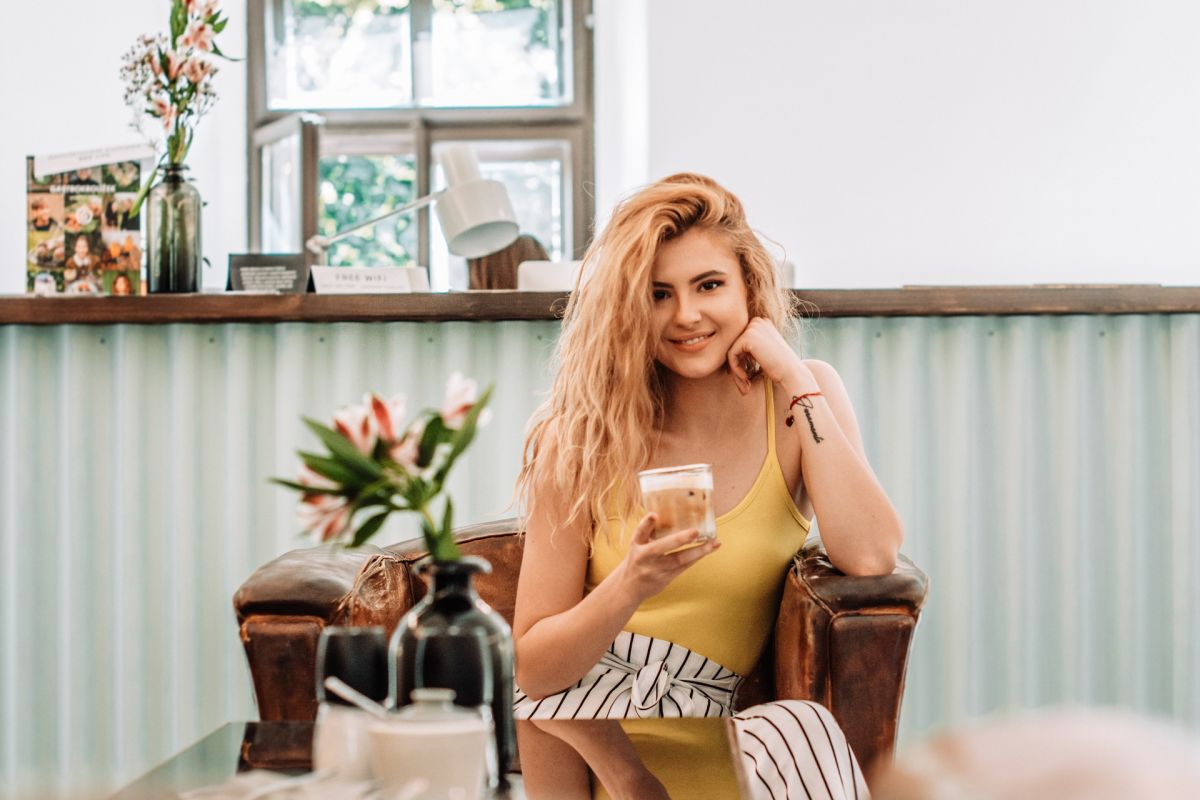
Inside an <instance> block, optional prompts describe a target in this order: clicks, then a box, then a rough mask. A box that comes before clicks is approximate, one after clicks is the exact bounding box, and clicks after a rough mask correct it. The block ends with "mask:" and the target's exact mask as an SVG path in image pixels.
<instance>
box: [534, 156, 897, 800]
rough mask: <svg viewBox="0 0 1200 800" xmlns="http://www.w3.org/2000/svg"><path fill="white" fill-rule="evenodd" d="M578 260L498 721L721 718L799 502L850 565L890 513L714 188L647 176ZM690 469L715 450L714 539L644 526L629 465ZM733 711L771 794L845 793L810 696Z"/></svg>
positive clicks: (880, 555)
mask: <svg viewBox="0 0 1200 800" xmlns="http://www.w3.org/2000/svg"><path fill="white" fill-rule="evenodd" d="M583 273H584V275H585V276H586V277H585V278H584V279H583V280H582V281H581V284H580V285H579V286H578V287H577V288H576V291H575V292H574V293H573V295H572V297H571V299H570V301H569V303H568V305H567V310H566V315H565V318H564V321H563V330H562V335H561V336H560V339H559V343H558V350H557V361H558V373H557V376H556V379H555V382H554V385H553V389H552V391H551V394H550V397H549V399H548V400H547V401H546V402H545V403H544V404H543V405H542V407H541V408H540V409H539V410H538V412H537V413H536V414H535V416H534V420H533V423H532V425H531V428H530V431H529V433H528V437H527V440H526V446H525V458H524V463H523V465H522V470H521V474H520V478H519V480H518V491H519V492H520V494H521V496H522V497H523V499H524V501H525V506H526V510H527V513H528V527H527V533H526V540H525V551H524V560H523V562H522V566H521V577H520V583H519V585H518V589H517V607H516V615H515V621H514V630H513V633H514V636H515V638H516V647H517V684H518V688H519V691H518V694H517V703H516V714H517V716H518V717H527V718H534V719H545V718H559V717H572V716H573V717H633V716H638V717H645V716H715V715H729V714H732V713H733V712H732V709H731V707H730V703H731V701H732V696H733V692H734V690H735V689H736V687H737V684H738V682H739V680H740V676H741V675H744V674H745V673H746V672H748V671H749V670H750V669H751V668H752V667H753V666H754V664H755V663H756V662H757V661H758V659H759V657H760V655H761V653H762V650H763V647H764V645H765V643H766V641H767V639H768V636H769V634H770V630H771V626H772V624H773V621H774V619H775V615H776V612H777V609H778V603H779V599H780V594H781V591H782V586H783V582H784V579H785V577H786V574H787V570H788V568H789V566H790V564H791V559H792V556H793V555H794V554H795V553H796V551H797V550H799V548H800V546H801V545H802V544H803V542H804V540H805V537H806V536H807V535H808V531H809V526H810V520H811V519H812V517H813V516H814V514H815V515H816V516H817V517H818V518H819V519H820V521H821V536H822V539H823V540H824V542H825V546H826V548H827V550H828V552H829V557H830V559H831V560H832V561H833V563H834V565H836V566H837V567H838V568H839V569H841V570H842V571H843V572H845V573H847V574H850V575H875V574H884V573H888V572H890V571H891V570H892V569H893V567H894V566H895V559H896V553H897V551H898V549H899V547H900V543H901V539H902V538H903V531H902V526H901V523H900V520H899V518H898V517H897V515H896V512H895V510H894V509H893V507H892V505H891V503H890V502H889V500H888V498H887V496H886V494H885V493H884V491H883V489H882V488H881V487H880V485H879V483H878V481H877V480H876V478H875V475H874V473H873V472H872V470H871V467H870V465H869V464H868V463H867V459H866V456H865V454H864V451H863V445H862V440H861V436H860V435H859V430H858V425H857V422H856V421H855V417H854V410H853V409H852V408H851V405H850V401H849V398H848V396H847V393H846V390H845V388H844V386H843V385H842V382H841V380H840V379H839V377H838V374H837V372H836V371H835V370H834V369H833V367H831V366H830V365H828V364H825V363H823V362H820V361H813V360H805V359H802V358H800V357H799V356H798V355H797V354H796V353H795V351H793V350H792V348H791V347H790V346H789V345H788V343H787V340H786V338H785V336H784V334H785V333H790V332H791V331H792V325H793V321H792V316H793V314H792V311H793V309H792V301H791V299H790V298H791V296H790V293H789V292H787V291H786V290H785V289H783V288H782V287H781V286H779V283H778V278H777V275H776V267H775V263H774V261H773V259H772V258H771V257H770V255H769V254H768V253H767V252H766V250H765V249H764V248H763V246H762V244H761V243H760V242H759V240H758V239H757V237H756V236H755V234H754V232H753V231H752V230H751V229H750V228H749V226H748V225H747V223H746V219H745V215H744V212H743V210H742V206H741V203H740V202H739V201H738V200H737V198H735V197H734V196H733V195H732V194H730V193H729V192H728V191H726V190H725V189H723V188H722V187H721V186H719V185H718V184H717V183H715V182H714V181H712V180H710V179H708V178H705V177H703V176H699V175H693V174H680V175H674V176H671V177H669V178H666V179H664V180H662V181H659V182H658V183H655V184H653V185H651V186H649V187H647V188H645V189H644V190H642V191H641V192H639V193H637V194H636V195H634V196H633V197H631V198H630V199H629V200H627V201H626V202H625V203H623V204H622V205H621V206H620V207H619V208H618V209H617V210H616V212H615V213H614V215H613V218H612V221H611V222H610V223H609V225H608V227H607V228H606V230H605V231H604V232H603V234H602V235H601V236H600V237H599V238H598V239H597V240H596V241H595V243H594V244H593V245H592V247H591V248H590V249H589V251H588V253H587V255H586V256H585V258H584V269H583ZM693 463H708V464H711V465H712V472H713V477H714V485H713V504H714V511H715V513H716V515H717V538H716V540H714V541H710V542H702V543H697V538H698V533H697V531H695V530H687V531H682V532H677V533H671V534H667V535H656V525H655V523H656V519H655V517H654V515H652V514H643V513H641V510H640V508H639V497H638V494H637V482H636V473H637V472H638V471H639V470H642V469H650V468H655V467H664V466H673V465H681V464H693ZM685 545H692V546H690V547H688V548H687V549H680V548H681V547H683V546H685ZM738 725H739V729H740V731H741V733H742V742H743V745H744V749H745V750H747V752H748V753H749V754H750V757H752V758H753V759H754V760H755V771H756V772H757V773H758V776H759V778H760V779H761V780H762V782H763V784H764V785H765V786H767V788H768V789H769V792H770V793H771V794H773V795H774V796H781V793H782V794H785V795H787V796H803V795H802V794H801V787H803V791H804V792H805V793H808V792H810V791H811V790H812V788H813V787H812V786H810V784H814V785H821V786H822V789H821V791H819V792H818V793H817V794H816V795H815V796H822V797H823V796H825V792H826V791H828V793H829V794H830V795H831V796H838V787H837V786H835V785H834V784H837V783H839V782H840V783H841V785H842V786H843V787H844V790H845V791H846V792H849V793H850V796H854V792H855V791H856V790H861V787H862V784H861V776H860V775H859V774H858V768H857V765H856V764H854V762H853V757H852V755H851V754H850V752H849V748H848V747H846V746H845V740H844V738H842V737H841V733H840V731H839V730H838V729H837V726H836V723H834V722H833V719H832V717H831V716H830V715H829V713H828V711H826V710H825V709H823V708H821V707H819V706H816V705H815V704H810V703H799V702H791V701H785V702H780V703H771V704H768V705H767V706H757V707H755V708H752V709H747V710H746V711H744V712H742V714H740V715H739V723H738ZM805 739H807V740H808V748H804V747H803V745H801V746H800V747H799V748H796V749H793V748H792V747H790V745H791V744H795V743H796V742H803V741H804V740H805ZM785 751H786V752H787V753H794V752H795V753H800V755H799V756H790V757H791V759H792V760H793V761H794V762H796V763H795V766H794V769H790V768H787V767H786V766H781V765H780V763H779V762H780V761H781V759H782V756H780V755H779V754H780V753H782V752H785ZM807 753H811V759H810V760H809V761H810V762H811V763H807V762H806V763H800V762H804V761H805V760H806V759H808V756H807V755H805V754H807ZM797 759H798V760H797ZM818 775H819V777H818ZM817 781H821V782H822V783H819V784H818V783H815V782H817Z"/></svg>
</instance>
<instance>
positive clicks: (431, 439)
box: [417, 416, 450, 468]
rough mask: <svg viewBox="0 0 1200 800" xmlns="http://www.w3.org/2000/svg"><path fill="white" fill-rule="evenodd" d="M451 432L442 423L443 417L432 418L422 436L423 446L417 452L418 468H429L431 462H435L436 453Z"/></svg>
mask: <svg viewBox="0 0 1200 800" xmlns="http://www.w3.org/2000/svg"><path fill="white" fill-rule="evenodd" d="M449 430H450V429H449V428H447V427H446V425H445V423H443V422H442V418H441V417H439V416H434V417H432V418H430V420H429V423H428V424H427V425H426V426H425V432H424V433H423V434H422V435H421V446H420V447H419V448H418V450H417V466H418V467H422V468H423V467H428V466H429V462H431V461H432V460H433V453H434V451H435V450H436V449H437V446H438V445H439V444H441V443H442V442H443V441H445V439H446V434H447V433H448V432H449Z"/></svg>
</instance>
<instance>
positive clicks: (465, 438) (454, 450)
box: [434, 386, 495, 487]
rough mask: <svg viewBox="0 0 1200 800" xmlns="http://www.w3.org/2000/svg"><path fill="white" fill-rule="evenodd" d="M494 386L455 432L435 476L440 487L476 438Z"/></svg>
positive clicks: (482, 396)
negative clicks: (481, 415)
mask: <svg viewBox="0 0 1200 800" xmlns="http://www.w3.org/2000/svg"><path fill="white" fill-rule="evenodd" d="M493 388H495V387H493V386H489V387H488V388H487V390H486V391H485V392H484V393H483V394H482V395H481V396H480V398H479V400H477V401H476V403H475V405H474V406H472V407H471V410H470V411H468V412H467V416H466V418H465V419H463V424H462V426H461V427H460V428H459V429H458V431H457V432H456V433H455V434H454V437H453V438H452V439H451V445H450V452H449V453H448V454H447V455H446V460H445V461H443V462H442V466H441V468H440V469H438V471H437V474H436V475H435V476H434V481H435V482H436V483H437V484H438V486H439V487H440V486H441V484H442V483H444V482H445V481H446V476H447V475H448V474H449V473H450V468H451V467H452V466H454V462H455V461H457V460H458V457H459V456H460V455H462V453H463V451H464V450H466V449H467V445H469V444H470V443H471V441H472V440H473V439H474V438H475V430H476V428H477V427H478V425H479V415H480V414H482V413H483V409H484V406H486V405H487V404H488V401H489V400H491V399H492V389H493Z"/></svg>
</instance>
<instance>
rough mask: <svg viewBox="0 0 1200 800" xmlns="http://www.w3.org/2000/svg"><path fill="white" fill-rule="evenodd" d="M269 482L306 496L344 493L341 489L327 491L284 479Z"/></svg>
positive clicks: (273, 479)
mask: <svg viewBox="0 0 1200 800" xmlns="http://www.w3.org/2000/svg"><path fill="white" fill-rule="evenodd" d="M267 481H268V482H270V483H277V484H279V485H280V486H286V487H287V488H289V489H295V490H296V491H298V492H303V493H304V494H332V495H340V494H341V493H342V490H341V489H340V488H335V489H326V488H323V487H319V486H307V485H305V484H303V483H297V482H296V481H288V480H284V479H283V478H267Z"/></svg>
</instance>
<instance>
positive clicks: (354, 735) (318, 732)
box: [313, 703, 372, 780]
mask: <svg viewBox="0 0 1200 800" xmlns="http://www.w3.org/2000/svg"><path fill="white" fill-rule="evenodd" d="M371 719H372V717H371V716H370V715H369V714H367V712H365V711H360V710H358V709H357V708H350V707H348V706H339V705H334V704H333V703H321V706H320V708H318V709H317V723H316V727H315V728H314V729H313V769H314V770H332V771H334V772H336V773H337V774H338V775H339V776H341V777H343V778H345V779H347V780H367V779H368V778H370V777H371V755H370V743H369V742H368V739H367V725H369V724H370V721H371Z"/></svg>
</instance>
